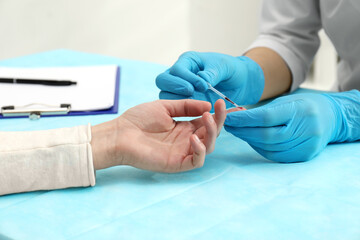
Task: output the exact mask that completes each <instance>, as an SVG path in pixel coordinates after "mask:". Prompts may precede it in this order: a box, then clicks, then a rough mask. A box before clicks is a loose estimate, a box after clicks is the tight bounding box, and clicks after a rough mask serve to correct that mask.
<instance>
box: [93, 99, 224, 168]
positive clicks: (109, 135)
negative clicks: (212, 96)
mask: <svg viewBox="0 0 360 240" xmlns="http://www.w3.org/2000/svg"><path fill="white" fill-rule="evenodd" d="M210 109H211V104H210V103H208V102H204V101H198V100H191V99H186V100H177V101H171V100H158V101H154V102H150V103H144V104H140V105H138V106H135V107H133V108H130V109H129V110H127V111H126V112H125V113H123V114H122V115H121V116H120V117H118V118H116V119H114V120H112V121H109V122H106V123H102V124H99V125H96V126H93V127H92V140H91V145H92V150H93V159H94V167H95V169H102V168H107V167H112V166H116V165H130V166H133V167H136V168H141V169H145V170H150V171H157V172H181V171H187V170H191V169H194V168H199V167H202V165H203V164H204V160H205V155H206V154H209V153H211V152H212V151H213V150H214V148H215V141H216V138H217V136H218V135H219V133H220V130H221V128H222V126H223V123H224V121H225V117H226V111H225V103H224V101H223V100H218V101H217V102H216V103H215V106H214V109H215V114H213V115H212V114H210V113H209V111H210ZM196 116H202V117H201V118H196V119H195V120H192V121H175V120H174V119H173V117H196Z"/></svg>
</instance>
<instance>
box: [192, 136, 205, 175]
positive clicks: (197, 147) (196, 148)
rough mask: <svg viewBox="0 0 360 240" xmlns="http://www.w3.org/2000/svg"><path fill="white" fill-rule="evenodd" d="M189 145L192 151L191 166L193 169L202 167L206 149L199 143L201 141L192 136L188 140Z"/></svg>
mask: <svg viewBox="0 0 360 240" xmlns="http://www.w3.org/2000/svg"><path fill="white" fill-rule="evenodd" d="M190 144H191V147H192V149H193V155H192V166H193V168H199V167H202V166H203V165H204V161H205V155H206V147H205V145H204V144H203V143H202V142H201V140H200V139H199V138H198V137H197V136H196V134H193V135H192V136H191V138H190Z"/></svg>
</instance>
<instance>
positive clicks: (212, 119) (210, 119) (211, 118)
mask: <svg viewBox="0 0 360 240" xmlns="http://www.w3.org/2000/svg"><path fill="white" fill-rule="evenodd" d="M209 122H210V123H211V124H213V123H214V122H215V121H214V118H213V116H210V117H209Z"/></svg>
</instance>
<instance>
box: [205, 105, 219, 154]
mask: <svg viewBox="0 0 360 240" xmlns="http://www.w3.org/2000/svg"><path fill="white" fill-rule="evenodd" d="M202 119H203V122H204V126H205V129H206V131H205V138H204V145H205V147H206V153H211V152H212V151H214V149H215V141H216V137H217V135H218V131H217V126H216V122H215V120H214V118H213V116H212V115H211V114H210V113H209V112H206V113H204V114H203V116H202Z"/></svg>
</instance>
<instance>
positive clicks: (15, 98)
mask: <svg viewBox="0 0 360 240" xmlns="http://www.w3.org/2000/svg"><path fill="white" fill-rule="evenodd" d="M0 76H1V77H4V76H7V77H24V76H26V77H32V78H34V77H36V78H46V79H54V78H55V79H60V78H66V79H71V80H73V81H77V82H78V85H79V86H80V87H79V86H75V88H74V87H72V88H70V87H67V86H65V87H54V86H39V85H37V86H35V85H32V86H30V85H27V84H5V85H4V84H0V119H2V118H18V117H29V118H30V119H39V118H40V117H53V116H81V115H96V114H117V113H118V105H119V89H120V67H119V66H117V65H104V66H81V67H55V68H54V67H52V68H26V69H25V68H3V67H0ZM20 85H21V86H20ZM104 86H106V88H104ZM4 88H5V89H4ZM76 88H78V89H76ZM20 90H21V91H20ZM69 90H70V91H69ZM1 91H2V92H3V94H1ZM9 91H10V92H9ZM16 91H19V94H16ZM62 91H63V92H62ZM103 91H105V92H103ZM4 92H5V94H4ZM24 92H25V93H26V94H25V95H26V96H23V95H22V94H23V93H24ZM44 93H45V94H44ZM66 93H69V94H68V95H69V96H65V95H66ZM31 94H33V95H36V96H35V97H31ZM47 94H48V95H47ZM56 94H57V95H58V97H59V100H56V97H57V95H56ZM4 95H5V96H4ZM38 95H40V96H38ZM41 95H47V96H41ZM49 96H51V97H50V98H49ZM22 98H24V99H22ZM32 99H34V101H32ZM41 99H42V100H41ZM39 100H40V101H39ZM47 100H50V102H48V101H47ZM87 101H88V105H86V104H87ZM101 101H102V102H101ZM12 102H14V104H12Z"/></svg>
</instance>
